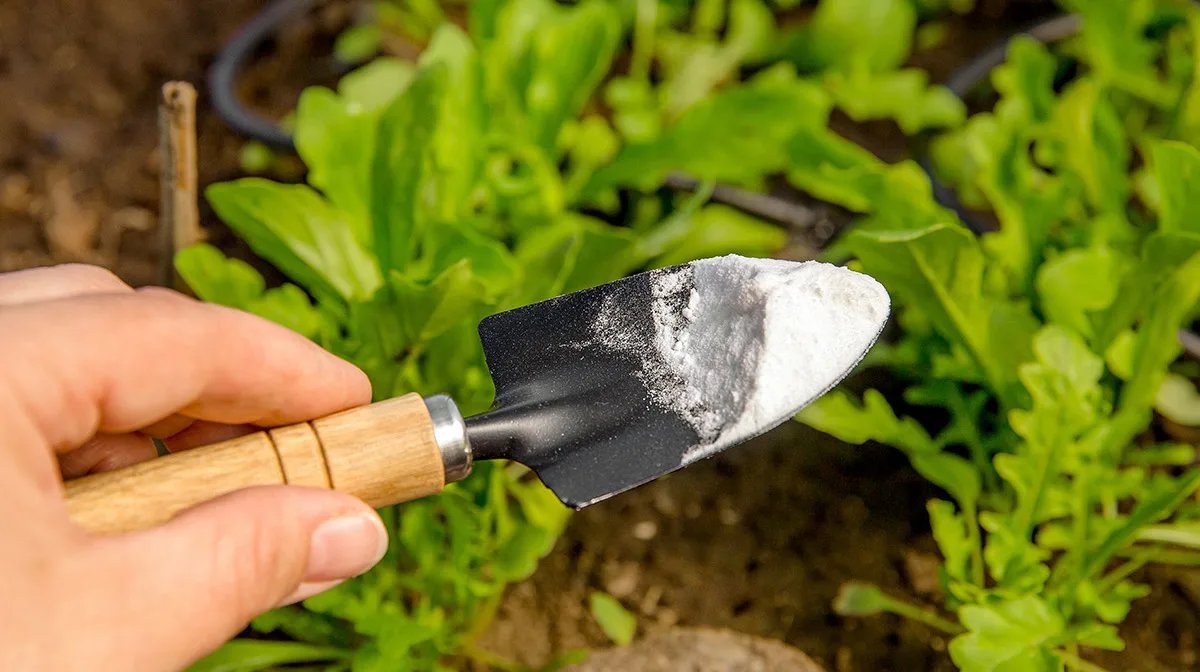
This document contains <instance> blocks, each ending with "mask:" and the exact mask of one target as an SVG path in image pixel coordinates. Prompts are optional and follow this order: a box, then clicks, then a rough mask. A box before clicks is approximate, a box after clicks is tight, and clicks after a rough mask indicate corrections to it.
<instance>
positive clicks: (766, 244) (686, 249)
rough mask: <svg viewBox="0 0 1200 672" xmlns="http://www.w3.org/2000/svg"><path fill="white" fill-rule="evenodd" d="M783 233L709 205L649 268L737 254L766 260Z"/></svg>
mask: <svg viewBox="0 0 1200 672" xmlns="http://www.w3.org/2000/svg"><path fill="white" fill-rule="evenodd" d="M787 237H788V235H787V232H786V231H784V230H783V229H781V228H779V227H778V226H774V225H772V224H768V223H766V222H764V221H762V220H761V219H757V218H754V217H751V216H750V215H747V214H744V213H743V212H742V211H740V210H736V209H734V208H730V207H727V206H723V205H710V206H708V207H706V208H703V209H702V210H700V211H699V212H696V213H695V214H694V215H692V216H691V217H689V218H688V219H687V228H686V229H681V230H680V232H679V238H678V240H677V243H676V244H674V245H672V246H670V249H669V250H668V251H666V252H665V253H664V254H662V255H661V256H658V257H656V258H655V259H654V261H653V262H651V265H652V266H657V267H662V266H673V265H675V264H682V263H686V262H689V261H692V260H695V259H704V258H706V257H712V256H719V255H722V254H741V255H743V256H750V257H763V256H769V255H771V254H773V253H775V252H778V251H779V249H780V248H782V247H783V245H784V243H786V242H787Z"/></svg>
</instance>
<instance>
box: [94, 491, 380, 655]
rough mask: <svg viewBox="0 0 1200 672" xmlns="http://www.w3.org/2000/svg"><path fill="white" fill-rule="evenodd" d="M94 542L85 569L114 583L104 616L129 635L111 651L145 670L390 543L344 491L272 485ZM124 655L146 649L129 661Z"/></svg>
mask: <svg viewBox="0 0 1200 672" xmlns="http://www.w3.org/2000/svg"><path fill="white" fill-rule="evenodd" d="M95 543H96V547H95V548H94V551H95V553H96V555H93V556H92V558H91V562H90V563H89V564H90V566H91V569H92V570H93V571H94V572H95V573H92V576H94V577H97V578H98V580H99V581H100V582H105V583H106V584H107V585H109V586H111V587H112V588H113V589H115V591H116V592H118V593H120V595H118V596H114V598H115V599H110V600H106V601H105V602H106V603H107V605H108V610H109V611H110V613H109V614H107V617H108V618H111V619H114V620H112V621H110V622H112V623H121V624H122V625H123V626H125V627H121V628H120V630H121V631H122V632H123V633H125V634H124V635H122V637H129V638H130V640H131V641H130V642H115V641H114V642H113V643H112V644H113V647H112V648H113V650H112V652H111V653H112V654H113V655H114V656H119V658H115V659H114V660H120V661H121V662H122V663H123V664H124V665H125V666H126V667H125V669H139V670H141V669H146V670H150V669H173V668H178V667H182V666H185V665H186V664H188V663H190V662H192V661H194V660H196V659H197V658H199V657H201V656H203V655H205V654H207V653H208V652H210V651H212V650H213V649H215V648H217V647H218V646H220V645H221V644H222V643H224V642H225V641H226V640H228V639H229V638H230V637H233V636H234V635H236V634H237V633H238V632H239V631H240V630H242V629H243V628H245V627H246V625H247V623H249V621H250V619H252V618H254V617H255V616H257V615H258V614H260V613H262V612H264V611H267V610H268V609H271V608H273V607H277V606H280V605H282V604H288V603H291V602H295V601H298V600H301V599H304V598H305V597H308V596H310V595H314V594H316V593H318V592H321V591H322V590H325V589H327V588H330V587H332V586H334V585H336V584H338V583H340V582H341V581H343V580H345V579H347V578H350V577H352V576H357V575H359V574H361V573H363V572H365V571H367V570H368V569H370V568H371V567H372V566H374V565H375V563H377V562H379V560H380V559H381V558H382V557H383V554H384V552H385V551H386V550H387V532H386V531H385V529H384V526H383V522H382V521H381V520H380V518H379V515H378V514H377V513H375V511H373V510H371V508H370V507H368V506H367V505H366V504H364V503H363V502H362V501H361V500H358V499H356V498H354V497H351V496H349V495H345V494H342V493H338V492H333V491H330V490H321V489H316V488H302V487H296V486H271V487H260V488H249V489H246V490H242V491H239V492H235V493H232V494H229V495H226V496H224V497H221V498H218V499H215V500H213V501H211V502H207V503H205V504H202V505H200V506H197V507H194V508H192V509H189V510H188V511H185V512H183V513H182V514H180V515H179V516H177V517H176V518H174V519H173V520H171V521H170V522H168V523H166V524H165V525H162V526H160V527H158V528H155V529H152V530H147V531H144V532H137V533H133V534H128V535H124V536H121V537H110V538H104V539H97V540H96V542H95ZM97 556H99V557H97ZM89 573H91V572H89ZM112 612H115V613H112ZM131 655H136V656H137V657H138V658H139V659H142V658H143V657H144V659H142V660H139V662H140V663H141V664H140V665H130V663H131V662H132V661H131V660H130V656H131Z"/></svg>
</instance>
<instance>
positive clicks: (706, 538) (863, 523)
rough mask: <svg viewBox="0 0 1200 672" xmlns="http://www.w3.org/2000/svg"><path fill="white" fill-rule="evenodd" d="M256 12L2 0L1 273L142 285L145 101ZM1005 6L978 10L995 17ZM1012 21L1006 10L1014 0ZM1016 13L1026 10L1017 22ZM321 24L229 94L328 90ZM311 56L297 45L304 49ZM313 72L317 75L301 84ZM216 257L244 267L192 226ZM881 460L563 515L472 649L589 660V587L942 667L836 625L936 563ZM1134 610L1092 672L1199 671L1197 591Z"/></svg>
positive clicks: (692, 485)
mask: <svg viewBox="0 0 1200 672" xmlns="http://www.w3.org/2000/svg"><path fill="white" fill-rule="evenodd" d="M261 4H262V3H260V2H254V1H253V0H205V1H204V2H196V3H188V2H183V3H180V2H172V1H170V0H129V1H126V2H107V3H94V2H88V1H87V0H7V1H5V2H0V100H3V101H4V103H3V105H2V106H0V270H11V269H15V268H23V267H28V266H34V265H42V264H46V263H52V262H56V261H65V260H84V261H91V262H94V263H101V264H103V265H106V266H108V267H110V268H113V269H114V270H116V271H117V272H118V273H119V274H120V275H121V276H122V277H123V278H125V279H126V280H127V281H129V282H131V283H132V284H135V285H142V284H150V283H153V282H155V281H156V280H157V278H158V277H159V276H158V273H159V264H160V262H161V255H160V252H159V251H160V247H159V242H158V241H159V237H158V236H157V233H156V231H155V228H156V222H155V214H154V213H155V212H156V207H157V206H156V204H157V200H158V183H157V179H158V178H157V175H158V173H157V162H158V156H157V152H156V150H155V145H156V143H157V129H156V122H155V114H156V113H155V105H156V98H157V91H158V87H159V85H160V84H161V83H162V82H163V81H165V80H167V79H175V78H181V79H187V80H190V81H193V82H202V81H203V76H204V69H205V67H206V66H207V64H208V62H209V61H210V60H211V58H212V56H213V55H214V53H215V51H216V49H217V47H218V46H219V45H220V44H221V43H223V42H224V41H225V40H226V39H228V38H229V37H230V36H231V35H232V34H233V31H234V30H236V28H237V27H238V26H239V25H240V24H241V23H242V22H243V21H245V20H246V19H247V18H249V16H250V15H251V14H253V12H254V11H255V10H256V9H257V8H258V7H259V6H261ZM1004 4H1005V3H1003V2H991V1H990V0H989V2H986V3H984V5H985V9H986V10H987V11H990V12H992V14H993V15H994V14H995V12H996V10H997V8H1002V6H1003V5H1004ZM1017 4H1021V3H1017ZM1018 10H1019V11H1020V12H1021V13H1022V14H1027V13H1028V12H1029V11H1036V8H1035V9H1033V10H1031V9H1030V7H1028V6H1024V7H1018ZM1004 16H1005V19H1004V20H1003V21H998V20H994V19H991V18H987V17H986V16H985V17H976V18H975V19H973V20H972V21H970V22H968V23H966V24H963V25H958V26H956V28H955V33H954V35H956V36H958V37H959V38H961V39H954V40H952V41H951V42H950V43H949V44H948V45H947V46H946V47H944V48H942V49H940V50H939V51H937V52H935V53H932V54H926V55H921V56H918V57H917V59H916V61H917V62H918V63H919V64H921V65H924V66H926V67H929V68H930V70H931V71H932V72H933V73H934V76H935V77H939V76H944V74H945V73H946V72H948V70H949V69H950V68H951V67H952V65H953V64H955V63H958V62H961V60H962V59H963V58H964V57H965V56H966V55H968V54H970V53H973V52H974V51H975V50H977V49H979V48H981V47H982V46H984V45H985V44H987V43H989V42H990V40H991V39H993V38H994V37H995V36H996V35H998V34H1000V33H1001V32H1002V31H1004V30H1006V29H1007V27H1008V26H1009V25H1011V24H1012V22H1013V21H1014V20H1017V21H1019V20H1020V18H1023V17H1018V18H1017V19H1014V18H1013V16H1012V15H1011V13H1010V14H1007V15H1004ZM344 19H345V11H344V7H341V8H340V9H339V7H338V6H334V7H332V8H330V9H328V10H326V11H325V13H324V14H323V15H322V16H321V17H320V19H319V20H317V21H309V22H303V23H301V24H298V25H296V26H294V27H293V28H291V29H289V32H288V34H287V36H286V37H285V38H284V39H282V40H280V46H279V48H278V49H277V50H276V51H275V52H272V53H271V54H269V55H268V56H267V58H266V60H265V61H264V63H263V64H262V65H260V66H259V67H257V68H256V70H255V72H254V74H253V76H252V77H251V78H250V81H249V82H248V83H247V84H246V86H245V87H244V89H245V90H244V94H245V95H246V97H247V98H248V99H249V100H251V101H253V102H254V104H255V105H256V106H259V107H262V108H263V109H268V110H274V111H277V112H278V111H282V110H287V109H289V108H290V106H291V105H292V104H293V103H294V100H295V96H296V95H297V93H298V91H299V89H300V88H301V87H302V86H303V85H304V84H307V83H312V82H314V81H321V80H323V79H327V78H328V77H329V73H328V68H327V66H323V65H321V64H320V62H319V59H318V62H317V65H314V61H313V59H312V57H311V56H310V55H309V52H310V51H312V52H316V53H326V52H323V51H322V49H323V48H324V47H326V46H327V43H328V35H329V30H328V28H329V27H330V26H333V25H337V24H338V23H339V22H340V21H344ZM313 45H316V47H314V46H313ZM314 72H317V73H321V74H317V75H314V74H313V73H314ZM203 101H204V97H203V95H202V97H201V109H200V111H199V117H200V158H201V165H200V179H201V183H202V184H207V183H209V182H212V181H216V180H219V179H224V178H227V177H230V176H233V175H236V174H237V171H238V161H237V155H238V149H239V147H240V144H241V141H240V140H239V139H238V138H237V137H235V136H234V135H233V134H231V133H230V132H229V131H227V130H226V129H225V128H224V127H223V126H222V125H221V123H220V122H219V121H218V120H217V119H216V118H215V117H214V116H213V115H212V114H211V112H210V111H209V110H208V109H207V107H206V106H205V105H204V103H203ZM839 129H840V130H842V131H843V132H844V133H846V134H847V135H848V136H850V137H852V138H854V139H856V140H858V141H860V142H864V143H866V144H868V145H869V146H871V147H872V148H874V149H875V150H876V151H878V152H879V153H880V154H881V155H882V156H885V157H887V158H898V157H900V156H903V154H904V152H905V145H904V141H903V139H902V138H901V137H900V136H899V135H898V133H897V132H896V130H895V129H894V128H892V127H891V126H889V125H886V124H871V125H865V126H857V125H852V124H849V123H846V122H845V121H844V120H842V121H841V122H839ZM204 217H205V224H206V225H207V226H208V227H209V229H210V231H211V236H212V238H213V240H214V242H216V243H218V244H219V245H221V246H222V247H224V248H225V249H226V250H228V251H230V252H232V253H236V254H240V255H242V256H246V257H249V255H248V253H247V252H246V250H245V249H244V248H243V247H241V246H240V245H239V244H238V243H237V242H236V241H235V240H234V239H233V238H232V237H231V236H229V235H228V233H227V232H226V231H224V230H223V229H222V228H221V227H220V226H219V225H217V224H216V223H215V222H213V221H212V218H211V215H210V214H209V213H204ZM935 494H936V493H934V492H932V491H931V490H930V488H929V486H928V485H927V484H926V483H925V482H924V481H923V480H922V479H920V478H919V477H918V476H917V475H915V474H914V473H913V472H912V471H911V470H910V469H909V468H908V467H907V465H906V464H905V463H904V460H903V459H902V458H900V457H899V456H898V455H897V454H896V453H895V452H894V451H891V450H890V449H886V448H882V447H871V446H868V447H864V448H847V447H845V446H842V445H840V444H837V443H836V442H833V441H830V440H828V439H826V438H823V437H822V436H820V435H817V434H815V433H813V432H811V431H808V430H806V429H804V428H802V427H799V426H796V425H788V426H785V427H784V428H782V429H781V430H779V431H778V432H776V433H774V434H772V435H770V436H769V437H766V438H764V439H762V440H759V441H757V442H755V443H753V444H751V445H748V446H746V447H745V448H742V449H739V450H737V451H733V452H732V453H729V454H726V455H721V456H718V457H717V458H714V459H712V460H708V461H706V462H704V463H702V464H698V465H695V466H694V467H692V468H690V469H688V470H686V471H684V472H681V473H679V474H676V475H673V476H671V477H669V478H666V479H664V480H662V481H660V482H658V483H655V484H652V485H649V486H646V487H643V488H640V489H638V490H636V491H634V492H632V493H628V494H626V495H623V496H621V497H619V498H616V499H614V500H612V501H611V502H607V503H605V504H604V505H601V506H596V507H593V508H591V509H588V510H586V511H584V512H582V513H581V514H579V515H576V516H575V517H574V518H573V519H572V521H571V524H570V526H569V528H568V530H567V533H566V535H565V536H564V537H563V539H562V540H561V541H560V542H559V544H558V546H557V548H556V549H555V551H554V552H553V553H552V554H551V555H550V556H549V557H548V558H547V559H546V560H545V561H544V562H543V563H542V565H541V567H540V568H539V569H538V571H537V573H536V574H535V575H534V577H533V578H532V579H531V580H530V581H528V582H526V583H524V584H521V585H518V586H514V587H513V588H512V589H511V591H510V593H509V595H508V597H507V599H506V601H505V603H504V605H503V606H502V608H501V610H500V613H499V617H498V619H497V621H496V623H495V624H494V626H493V627H492V629H491V630H490V631H489V632H488V633H487V634H486V635H485V637H484V639H483V641H482V642H481V645H482V646H483V647H484V648H488V649H490V650H493V651H496V652H497V653H500V654H503V655H505V656H509V657H511V658H514V659H519V660H522V661H524V662H527V663H531V664H532V663H541V662H544V661H546V660H547V659H549V658H550V657H551V656H552V655H553V654H554V653H556V652H562V651H564V650H569V649H573V648H579V647H596V646H603V645H604V644H605V641H604V638H603V636H602V634H601V633H600V631H599V629H598V628H597V626H596V625H595V624H594V622H593V621H592V619H591V617H590V616H589V615H588V613H587V611H586V608H585V606H584V605H585V603H586V596H587V594H588V593H589V592H590V591H591V590H595V589H601V590H606V591H608V592H609V593H611V594H613V595H615V596H616V597H618V598H619V599H621V600H622V601H623V602H624V603H625V604H626V605H627V606H629V607H630V608H631V609H633V610H634V611H635V612H636V613H638V615H639V623H640V628H641V630H642V632H644V633H649V632H657V631H662V630H664V629H665V628H669V627H670V626H671V625H674V624H683V625H696V626H714V627H726V628H732V629H734V630H738V631H742V632H746V633H749V634H754V635H761V636H768V637H774V638H778V639H781V640H784V641H786V642H788V643H790V644H792V645H795V646H797V647H798V648H800V649H801V650H803V651H806V652H807V653H809V654H810V655H812V656H813V657H814V658H815V659H817V660H818V661H820V662H822V663H823V664H825V665H826V666H827V667H828V668H829V669H830V670H836V671H838V672H843V671H849V670H905V671H907V670H948V669H951V667H950V665H949V661H948V659H947V657H946V656H945V654H944V650H945V644H946V643H945V640H944V639H943V638H942V637H940V636H939V635H937V634H936V633H932V632H931V631H929V630H928V629H927V628H924V627H923V626H920V625H917V624H914V623H911V622H907V621H902V620H900V619H897V618H893V617H881V618H870V619H842V618H840V617H838V616H836V615H835V614H834V613H833V612H832V610H831V609H830V606H829V605H830V601H831V600H832V598H833V596H834V594H835V593H836V591H837V588H838V586H839V585H840V584H841V583H842V582H844V581H847V580H851V579H855V580H865V581H872V582H875V583H877V584H879V585H881V586H882V587H883V588H884V589H886V590H888V591H889V592H892V593H893V594H896V595H900V596H905V597H908V598H910V599H914V600H917V601H920V602H924V603H927V604H937V602H938V596H937V589H936V576H935V567H936V555H935V553H934V548H933V545H932V542H931V540H930V538H929V534H928V526H927V522H926V520H925V514H924V506H923V502H924V500H925V499H927V498H928V497H930V496H933V495H935ZM1143 578H1144V580H1146V581H1148V582H1150V583H1151V584H1152V585H1153V586H1154V595H1155V597H1154V598H1153V599H1149V600H1142V601H1140V602H1138V603H1136V605H1135V607H1134V611H1133V613H1132V615H1131V616H1130V618H1129V620H1128V621H1127V622H1126V624H1125V627H1124V628H1123V634H1124V635H1125V637H1126V639H1127V640H1128V642H1129V650H1128V651H1127V652H1125V653H1123V654H1105V655H1102V656H1098V657H1097V658H1096V660H1097V662H1101V663H1103V664H1105V665H1106V666H1108V668H1109V669H1111V670H1144V671H1146V672H1157V671H1159V670H1186V669H1200V667H1197V665H1198V663H1197V650H1198V643H1197V634H1198V633H1200V573H1197V572H1194V571H1193V572H1186V571H1166V570H1164V571H1157V572H1154V573H1152V574H1150V575H1149V576H1145V577H1143Z"/></svg>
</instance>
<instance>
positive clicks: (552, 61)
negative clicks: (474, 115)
mask: <svg viewBox="0 0 1200 672" xmlns="http://www.w3.org/2000/svg"><path fill="white" fill-rule="evenodd" d="M620 37H621V25H620V19H619V18H618V16H617V14H616V11H615V9H614V8H613V7H612V6H611V5H610V4H609V3H606V2H602V1H600V0H589V1H586V2H582V3H580V4H579V5H577V6H576V7H574V8H572V9H569V10H565V11H562V12H560V13H559V15H558V17H557V18H556V19H555V20H552V21H546V22H544V23H543V24H542V25H540V26H538V29H537V31H536V33H535V34H534V36H533V48H532V55H531V58H532V61H533V62H532V64H531V73H530V77H529V81H528V85H527V87H526V88H525V89H524V101H523V102H524V108H525V110H526V113H527V114H528V116H529V127H530V128H531V129H532V139H533V141H534V142H535V143H537V144H539V145H540V146H542V147H543V148H545V149H547V150H550V149H553V148H554V147H555V145H556V143H557V140H558V133H559V131H560V129H561V128H562V127H563V124H565V123H566V122H567V120H569V119H573V118H574V117H575V115H576V114H577V113H578V112H579V110H580V109H581V108H582V107H583V105H584V103H585V102H587V100H588V98H589V97H590V96H591V94H592V91H593V90H594V89H595V88H596V86H597V85H598V84H599V83H600V80H601V79H602V78H603V77H604V75H605V73H607V72H608V68H609V65H610V63H611V62H612V59H613V56H614V55H615V53H616V49H617V43H618V41H619V40H620Z"/></svg>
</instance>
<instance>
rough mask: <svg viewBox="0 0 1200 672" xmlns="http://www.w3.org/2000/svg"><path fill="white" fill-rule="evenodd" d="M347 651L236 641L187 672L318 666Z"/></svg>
mask: <svg viewBox="0 0 1200 672" xmlns="http://www.w3.org/2000/svg"><path fill="white" fill-rule="evenodd" d="M349 657H350V656H349V652H347V651H346V650H344V649H338V648H333V647H328V646H314V645H312V644H303V643H301V642H270V641H260V640H252V639H235V640H233V641H232V642H228V643H226V644H225V645H224V646H222V647H221V648H219V649H217V650H216V651H214V652H212V653H210V654H209V655H208V656H206V657H204V658H203V659H201V660H200V661H198V662H196V663H194V664H192V666H191V667H189V668H188V672H255V671H256V670H269V669H275V668H276V667H277V666H279V665H287V664H290V663H320V662H330V661H335V660H347V659H349Z"/></svg>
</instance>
